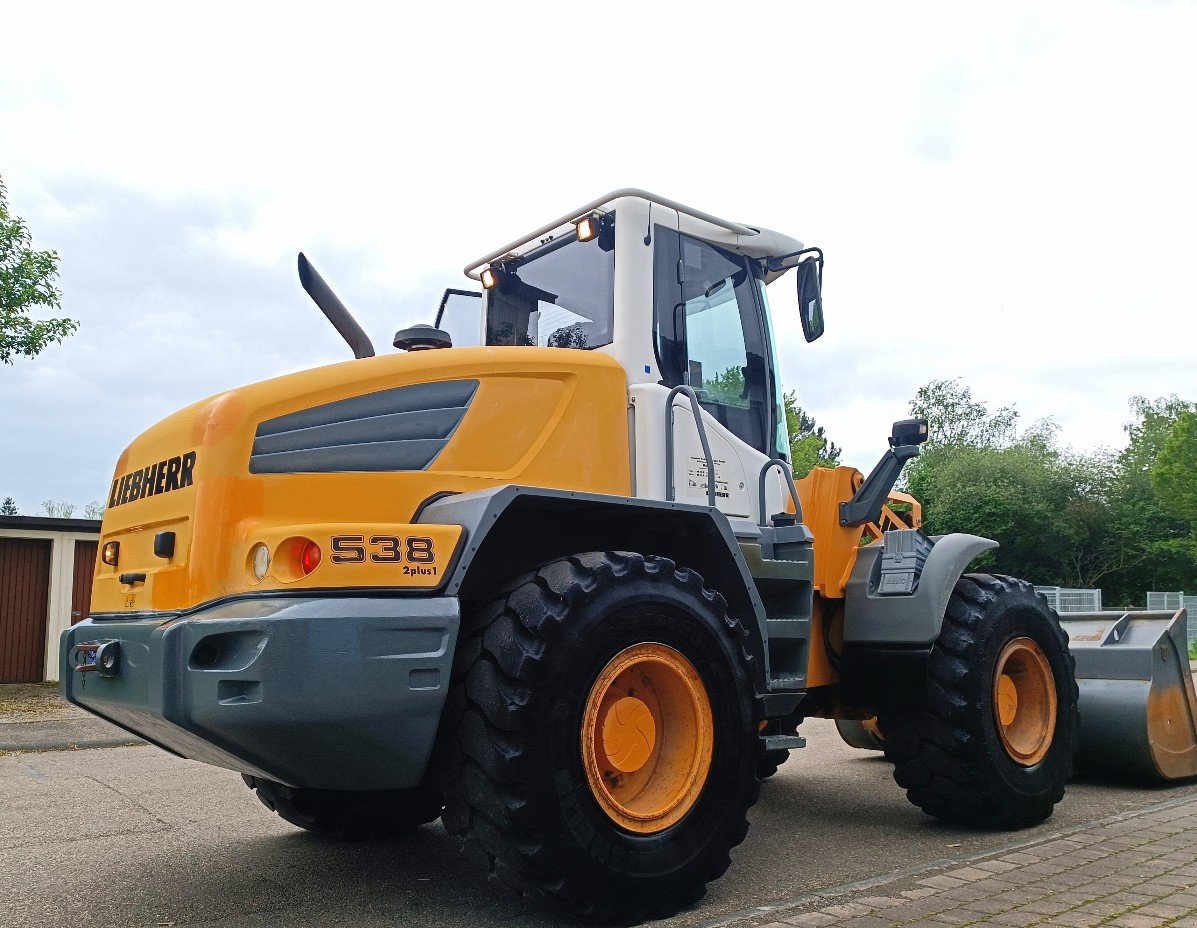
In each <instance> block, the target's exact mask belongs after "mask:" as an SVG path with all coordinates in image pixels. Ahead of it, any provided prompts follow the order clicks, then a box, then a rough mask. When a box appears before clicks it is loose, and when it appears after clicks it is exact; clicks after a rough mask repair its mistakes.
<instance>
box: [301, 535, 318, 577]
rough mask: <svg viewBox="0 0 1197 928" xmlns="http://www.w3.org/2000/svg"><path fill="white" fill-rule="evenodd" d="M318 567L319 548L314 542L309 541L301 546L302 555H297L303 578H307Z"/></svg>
mask: <svg viewBox="0 0 1197 928" xmlns="http://www.w3.org/2000/svg"><path fill="white" fill-rule="evenodd" d="M319 566H320V546H319V545H318V544H316V542H314V541H309V542H308V543H307V544H305V545H304V546H303V553H302V554H300V555H299V568H300V570H302V571H303V573H304V576H307V575H308V574H310V573H311V572H312V571H313V570H315V569H316V568H317V567H319Z"/></svg>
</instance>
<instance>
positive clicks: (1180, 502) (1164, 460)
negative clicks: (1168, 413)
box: [1151, 410, 1197, 530]
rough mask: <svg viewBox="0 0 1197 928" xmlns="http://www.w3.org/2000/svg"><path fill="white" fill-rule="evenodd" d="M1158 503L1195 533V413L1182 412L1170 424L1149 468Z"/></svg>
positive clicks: (1196, 419)
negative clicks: (1169, 510)
mask: <svg viewBox="0 0 1197 928" xmlns="http://www.w3.org/2000/svg"><path fill="white" fill-rule="evenodd" d="M1151 486H1152V488H1153V489H1154V490H1155V491H1156V493H1157V495H1158V496H1159V498H1160V501H1161V502H1162V503H1163V504H1164V506H1165V507H1167V508H1170V509H1171V510H1172V511H1173V512H1174V513H1176V514H1177V515H1178V516H1180V517H1181V518H1182V519H1186V520H1187V521H1188V522H1189V524H1190V525H1192V526H1193V528H1194V529H1195V530H1197V412H1194V411H1193V410H1188V411H1186V412H1182V413H1181V414H1180V415H1179V416H1178V417H1177V419H1176V421H1175V422H1174V423H1172V428H1171V429H1169V431H1168V435H1167V437H1165V438H1164V442H1163V444H1162V445H1161V446H1160V453H1159V455H1158V456H1157V457H1156V460H1155V465H1154V466H1153V467H1152V469H1151Z"/></svg>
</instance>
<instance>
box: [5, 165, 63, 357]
mask: <svg viewBox="0 0 1197 928" xmlns="http://www.w3.org/2000/svg"><path fill="white" fill-rule="evenodd" d="M6 194H7V191H6V189H5V187H4V183H3V182H2V181H0V362H4V363H6V364H11V363H12V360H13V358H14V357H16V356H18V355H23V356H25V357H28V358H33V357H36V356H37V355H38V354H40V353H41V352H42V351H43V350H45V348H46V346H48V345H49V344H50V343H51V342H60V341H62V340H63V339H64V338H66V337H67V336H68V335H70V334H71V333H72V332H74V331H75V329H77V328H78V327H79V323H78V322H76V321H75V320H74V319H66V318H51V319H40V320H39V319H34V318H33V317H32V316H30V311H31V310H34V309H37V308H39V307H40V308H42V309H45V310H49V311H54V310H58V309H61V308H62V294H61V293H60V292H59V290H58V287H57V286H56V285H55V280H56V279H57V277H58V253H57V252H55V251H37V250H35V249H34V248H33V247H32V241H33V239H32V236H31V235H30V233H29V227H28V226H27V225H26V224H25V220H23V219H21V217H19V216H14V215H13V214H12V213H11V212H9V209H8V199H7V196H6Z"/></svg>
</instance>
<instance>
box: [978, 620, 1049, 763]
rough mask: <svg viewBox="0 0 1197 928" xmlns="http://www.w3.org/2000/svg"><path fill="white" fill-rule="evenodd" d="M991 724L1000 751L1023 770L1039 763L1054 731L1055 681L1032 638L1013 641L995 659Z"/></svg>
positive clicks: (1041, 651) (1044, 655)
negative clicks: (992, 723) (992, 724)
mask: <svg viewBox="0 0 1197 928" xmlns="http://www.w3.org/2000/svg"><path fill="white" fill-rule="evenodd" d="M993 707H994V721H995V722H996V724H997V731H998V736H999V737H1000V738H1001V741H1002V747H1004V748H1005V749H1006V753H1007V754H1008V755H1010V759H1011V760H1013V761H1014V762H1015V763H1017V764H1019V765H1021V766H1023V767H1033V766H1034V765H1035V764H1037V763H1039V762H1040V761H1041V760H1043V758H1044V757H1045V756H1047V752H1048V750H1049V749H1050V748H1051V745H1052V738H1053V736H1054V735H1055V731H1056V680H1055V675H1054V674H1053V673H1052V668H1051V664H1050V663H1049V662H1048V660H1047V655H1046V654H1044V652H1043V649H1042V648H1041V647H1039V644H1038V642H1036V641H1035V640H1034V639H1033V638H1015V639H1014V640H1012V641H1009V642H1007V643H1006V646H1005V647H1003V648H1002V651H1001V654H999V655H998V659H997V665H996V667H995V675H994V683H993Z"/></svg>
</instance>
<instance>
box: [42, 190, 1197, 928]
mask: <svg viewBox="0 0 1197 928" xmlns="http://www.w3.org/2000/svg"><path fill="white" fill-rule="evenodd" d="M791 270H793V271H794V277H796V278H797V290H798V294H799V307H800V308H799V312H800V316H801V322H802V327H803V331H804V333H805V336H806V339H807V340H808V341H813V340H814V339H816V338H817V337H819V335H820V334H821V333H822V331H823V313H822V296H821V286H822V271H823V254H822V252H821V251H820V250H819V249H817V248H810V247H804V246H803V245H802V243H800V242H798V241H796V240H794V239H792V238H789V237H787V236H785V235H781V234H779V233H776V232H771V231H769V230H767V229H761V228H756V227H753V226H748V225H744V224H741V223H737V222H730V221H727V220H724V219H720V218H718V217H716V216H712V215H710V214H707V213H704V212H701V211H699V210H695V209H691V208H689V207H686V206H683V205H681V204H680V203H677V202H674V201H671V200H667V199H665V198H662V197H658V196H654V195H652V194H649V193H646V192H644V191H639V190H620V191H616V192H614V193H611V194H609V195H607V196H605V197H602V198H600V199H598V200H595V201H593V202H591V203H588V204H587V205H585V206H584V207H582V208H580V209H577V210H574V211H573V212H571V213H568V214H567V215H565V216H563V217H561V218H560V219H558V220H555V221H553V222H551V223H548V224H546V225H545V226H543V227H542V228H539V229H537V230H536V231H535V232H533V233H531V234H529V235H526V236H523V237H521V238H520V239H518V240H516V241H514V242H511V243H510V244H508V245H505V246H503V247H502V248H499V249H496V250H495V251H493V252H491V253H490V254H488V255H486V256H485V257H483V258H481V259H479V260H478V261H475V262H473V263H471V264H470V265H469V266H468V267H467V268H466V271H465V272H466V275H467V276H468V277H469V278H470V279H472V280H474V281H478V282H479V283H480V284H481V290H480V291H470V290H449V291H447V292H446V294H445V298H444V299H443V300H442V303H441V306H440V310H439V312H438V314H437V317H436V320H435V325H421V326H413V327H411V328H408V329H404V330H402V331H400V332H399V333H398V334H397V335H396V337H395V345H396V346H397V347H399V348H401V349H403V353H396V354H390V355H388V356H385V357H375V356H374V349H373V346H372V345H371V343H370V341H369V339H368V338H367V337H366V335H365V333H364V332H363V331H362V330H361V329H360V327H358V326H357V324H356V323H355V322H354V321H353V318H352V316H351V315H350V314H349V313H348V311H347V310H346V309H345V307H344V306H343V305H342V304H341V303H340V301H339V300H338V299H337V298H336V296H335V295H334V293H333V291H332V290H331V289H330V288H329V286H328V285H327V284H326V283H325V282H324V281H323V279H322V278H321V277H320V276H319V274H317V273H316V271H315V269H314V268H313V267H312V266H311V265H310V264H309V263H308V262H307V261H306V259H304V258H303V257H302V256H301V257H300V276H301V280H302V282H303V285H304V286H305V288H306V289H307V291H308V292H309V294H310V295H311V296H312V297H313V298H314V299H315V301H316V302H317V304H318V305H319V306H320V307H321V309H322V310H323V311H324V312H325V313H326V315H328V317H329V318H330V320H331V321H332V322H333V324H334V325H335V326H336V327H337V329H338V330H339V331H340V332H341V333H342V335H343V336H344V337H345V339H346V340H347V341H348V342H349V344H350V346H351V347H352V348H353V350H354V354H355V356H356V359H355V360H353V361H349V362H346V363H342V364H334V365H332V366H329V367H323V368H319V369H315V370H309V371H304V372H301V373H295V374H290V375H287V376H284V377H279V378H276V379H273V380H269V381H266V382H264V383H259V384H254V385H251V386H247V387H242V388H238V389H233V390H230V391H228V392H226V393H222V394H220V395H218V396H214V397H211V398H209V399H206V400H203V401H201V402H199V403H196V404H195V405H193V406H190V407H188V408H186V409H184V410H182V411H181V412H178V413H176V414H175V415H173V416H170V417H169V418H167V419H165V420H164V421H162V422H160V423H159V424H157V425H155V426H153V427H152V428H150V429H149V430H148V431H146V432H145V433H144V434H142V435H141V436H140V437H139V438H137V439H136V440H135V441H134V442H133V443H132V444H131V445H130V446H129V448H128V449H127V450H126V451H125V452H124V453H123V454H122V455H121V456H120V459H119V461H118V462H117V467H116V472H115V475H114V478H113V481H112V484H111V491H110V494H109V498H108V508H107V510H106V512H105V515H104V522H103V528H102V542H101V552H102V553H101V557H100V559H99V563H98V564H97V568H96V575H95V584H94V592H93V598H92V608H93V612H92V614H91V616H90V617H89V618H88V619H87V620H86V621H84V622H81V623H80V624H78V625H76V626H75V627H73V628H72V629H70V630H69V631H68V632H67V633H66V635H65V638H64V647H63V649H62V653H63V655H64V656H63V666H62V669H61V681H62V687H63V691H64V693H65V695H66V697H67V698H68V699H70V700H71V701H72V702H74V703H76V704H78V705H80V706H83V707H84V708H86V709H88V710H90V711H92V712H94V713H96V714H97V715H100V716H102V717H104V718H106V719H108V720H110V721H112V722H115V723H116V724H118V725H120V726H122V727H124V728H126V729H128V730H129V731H132V732H135V733H137V734H138V735H140V736H142V737H143V738H146V739H147V740H149V741H151V742H153V743H154V744H156V745H158V746H160V747H162V748H165V749H166V750H168V751H171V752H173V753H175V754H179V755H181V756H184V757H188V758H193V759H196V760H200V761H205V762H207V763H210V764H215V765H218V766H221V767H226V768H228V769H230V770H234V771H238V772H240V773H241V774H243V776H244V779H245V782H246V783H247V784H248V785H249V786H250V787H251V788H252V789H254V790H256V792H257V794H258V797H259V798H260V799H261V800H262V802H264V803H265V804H266V805H267V806H268V807H270V808H271V809H273V810H274V811H276V812H277V813H278V814H279V815H281V816H282V817H283V818H285V819H286V820H288V821H289V822H292V823H294V824H296V825H298V826H300V827H301V828H306V829H309V830H311V831H314V832H320V833H323V834H331V835H338V836H344V837H351V838H357V837H371V836H379V835H388V834H393V833H396V832H401V831H407V830H410V829H412V828H414V827H416V826H417V825H420V824H422V823H426V822H431V821H434V820H435V819H437V818H438V817H439V818H440V819H441V820H442V821H443V823H444V826H445V828H446V829H448V831H450V832H451V833H452V834H454V835H459V836H460V837H461V838H462V839H463V849H464V852H465V854H466V855H467V856H468V857H469V858H471V859H473V860H475V861H476V862H477V863H478V864H479V865H480V866H481V867H482V868H483V869H484V870H486V871H488V872H489V873H490V874H492V875H493V876H494V877H496V878H497V879H498V880H499V881H501V882H503V883H505V884H507V885H509V886H510V887H512V888H514V889H515V890H517V891H518V892H520V893H524V894H527V895H531V896H535V897H539V898H541V899H543V900H546V901H548V902H549V903H550V904H552V905H554V906H556V907H558V908H560V909H563V910H565V911H567V912H570V913H574V914H576V915H579V916H583V917H588V918H592V919H596V920H616V921H622V922H635V921H638V920H640V919H643V918H649V917H660V916H665V915H668V914H670V913H672V912H674V911H676V910H678V909H679V908H681V907H684V906H687V905H690V904H691V903H693V902H695V900H697V899H698V898H699V897H701V896H702V894H703V892H704V890H705V886H706V884H707V883H708V882H710V881H711V880H714V879H716V878H718V877H719V876H720V875H722V874H723V873H724V871H725V870H727V868H728V865H729V851H730V850H731V849H732V848H733V847H735V846H736V845H738V844H739V843H740V842H741V841H742V840H743V839H744V837H745V835H746V834H747V831H748V820H747V818H746V813H747V812H748V810H749V808H750V807H751V806H752V805H753V803H754V802H755V801H756V799H757V796H758V792H759V790H760V788H761V781H762V779H763V778H764V777H766V776H768V775H769V774H770V773H772V772H773V771H774V770H776V768H777V764H778V763H780V762H781V761H782V760H784V759H785V757H786V756H787V752H789V751H790V750H793V749H796V748H801V747H802V746H803V744H804V742H803V739H802V737H801V736H800V735H799V733H798V726H799V724H800V723H801V722H802V721H803V720H805V719H807V718H812V717H828V718H834V719H837V720H839V724H840V726H841V731H842V732H843V734H844V737H845V738H846V740H848V741H849V742H850V743H852V744H856V745H858V746H862V747H880V748H882V749H883V750H884V751H885V754H886V756H887V757H888V758H889V759H890V760H891V761H892V762H893V764H894V776H895V779H896V780H897V782H898V784H899V786H901V787H902V788H904V789H905V790H906V793H907V795H908V797H909V798H910V800H911V801H912V802H914V803H915V804H916V805H918V806H919V807H921V808H922V809H923V810H925V811H926V812H928V813H930V814H931V815H934V816H939V817H941V818H944V819H948V820H951V821H954V822H965V823H970V824H977V825H982V826H989V827H998V828H1017V827H1021V826H1026V825H1031V824H1034V823H1036V822H1039V821H1041V820H1042V819H1044V818H1046V817H1047V816H1048V815H1050V814H1051V812H1052V807H1053V806H1054V804H1055V803H1057V802H1058V801H1059V800H1060V799H1061V797H1062V796H1063V795H1064V789H1065V784H1066V782H1067V781H1068V779H1069V777H1070V775H1071V773H1072V769H1073V756H1074V753H1075V751H1076V749H1077V744H1078V736H1079V734H1080V732H1081V728H1080V722H1079V720H1078V712H1077V702H1078V684H1077V680H1076V673H1075V672H1074V657H1073V654H1072V653H1071V652H1070V649H1069V639H1068V635H1067V634H1066V633H1065V631H1064V629H1063V628H1062V626H1061V623H1060V621H1059V619H1058V617H1057V616H1056V614H1055V613H1054V612H1053V611H1052V610H1051V609H1050V608H1049V607H1048V605H1047V602H1046V601H1045V600H1044V598H1043V597H1042V596H1040V595H1037V594H1036V593H1035V591H1034V589H1033V588H1032V587H1031V585H1030V584H1029V583H1027V582H1026V581H1025V580H1020V579H1015V578H1012V577H1006V576H1001V575H997V574H989V573H966V572H965V571H966V570H967V569H968V567H969V565H970V563H971V562H972V561H973V560H974V559H975V558H977V557H978V556H979V555H980V554H982V553H983V552H985V551H987V550H989V549H991V548H994V547H995V542H993V541H990V540H987V539H984V538H979V537H974V536H971V535H962V534H955V535H945V536H941V537H928V536H927V535H925V534H924V533H923V532H922V531H921V530H920V529H919V507H918V504H917V502H916V501H914V500H911V499H910V498H909V497H903V496H902V495H901V494H898V493H896V492H895V491H894V490H893V487H894V485H895V481H896V480H897V479H898V476H899V473H900V471H901V469H902V467H903V464H904V463H905V462H906V461H908V460H910V459H911V458H912V457H914V456H915V455H917V454H918V452H919V445H920V443H921V442H922V441H923V440H925V438H926V437H927V427H926V423H925V422H923V421H920V420H908V421H903V422H899V423H897V424H896V425H895V426H894V428H893V433H892V436H891V438H890V445H891V447H890V448H889V450H887V451H886V452H885V455H884V457H883V458H882V459H881V461H880V463H879V464H878V465H877V466H876V468H874V469H873V471H872V472H871V473H870V474H869V476H868V477H867V478H866V477H863V476H862V474H861V473H860V472H858V471H856V470H853V469H851V468H847V467H838V468H835V469H816V470H815V471H814V472H813V473H811V474H810V475H809V476H807V477H805V478H804V479H802V480H798V481H795V480H794V479H793V476H792V473H791V470H790V466H789V463H788V460H787V459H788V453H789V445H788V436H787V434H786V420H785V414H784V409H783V404H782V387H781V376H780V372H779V369H778V364H777V352H776V347H777V345H776V341H775V335H774V330H773V326H772V324H771V321H770V316H769V300H768V292H769V289H770V285H772V284H774V282H775V281H777V280H778V279H780V278H782V277H783V276H785V275H786V274H787V273H789V272H790V271H791ZM866 542H867V543H866ZM1151 621H1154V622H1156V623H1157V626H1152V627H1150V628H1149V627H1148V625H1149V624H1150V623H1147V624H1144V621H1143V620H1141V619H1139V618H1137V617H1135V616H1127V617H1122V618H1119V617H1116V616H1108V617H1105V618H1103V617H1101V616H1089V617H1085V619H1084V620H1078V621H1077V622H1076V623H1074V624H1075V625H1077V627H1078V628H1080V631H1078V632H1077V634H1075V635H1074V638H1073V649H1074V650H1077V651H1078V653H1080V654H1082V655H1084V658H1085V659H1084V660H1083V661H1082V671H1083V672H1082V678H1083V679H1082V686H1086V685H1087V684H1096V685H1097V686H1096V688H1094V687H1089V689H1092V690H1093V693H1092V699H1093V700H1094V705H1095V706H1101V707H1102V708H1101V709H1100V711H1101V712H1105V713H1107V715H1106V716H1105V717H1106V718H1110V717H1112V716H1111V715H1110V713H1113V714H1114V715H1117V713H1119V712H1120V713H1121V715H1118V716H1117V720H1116V722H1117V727H1116V728H1115V729H1111V730H1109V731H1107V732H1106V733H1104V734H1099V735H1098V736H1097V737H1096V738H1095V739H1093V740H1094V741H1095V742H1098V741H1101V739H1102V738H1105V739H1107V740H1115V739H1118V740H1119V741H1120V745H1121V746H1120V747H1119V748H1117V749H1115V750H1114V752H1113V754H1114V755H1115V756H1112V757H1106V758H1104V760H1103V762H1104V763H1107V764H1116V763H1117V762H1119V760H1122V759H1126V758H1123V757H1120V756H1117V755H1119V754H1120V753H1121V754H1127V753H1134V752H1135V751H1136V750H1138V753H1137V755H1135V756H1134V757H1131V758H1130V759H1131V760H1137V761H1143V760H1144V758H1147V761H1146V762H1147V764H1148V766H1154V768H1155V769H1156V771H1157V772H1163V773H1165V775H1168V776H1176V775H1190V774H1192V773H1194V772H1195V763H1194V754H1195V750H1194V744H1195V741H1194V736H1193V725H1192V719H1191V714H1192V707H1193V705H1194V703H1195V702H1197V700H1195V699H1194V696H1193V690H1192V681H1191V678H1189V677H1188V674H1187V673H1184V674H1180V675H1175V674H1174V679H1172V680H1170V681H1168V680H1162V677H1163V675H1164V672H1165V671H1167V670H1169V668H1171V669H1173V670H1175V669H1176V668H1178V667H1179V666H1180V665H1179V663H1177V662H1178V660H1179V657H1178V656H1177V655H1176V654H1175V653H1173V652H1172V651H1168V648H1170V647H1172V648H1175V647H1183V640H1184V616H1183V614H1180V615H1178V616H1176V617H1173V618H1171V619H1170V620H1168V621H1170V622H1171V624H1170V625H1169V624H1167V621H1165V620H1164V619H1162V618H1156V619H1152V620H1151ZM1159 623H1163V624H1159ZM1178 636H1179V637H1178ZM1128 649H1129V650H1128ZM1128 654H1129V657H1127V656H1125V655H1128ZM1153 662H1154V663H1153ZM1136 678H1137V679H1136ZM1099 691H1100V692H1099ZM1080 692H1081V693H1085V692H1086V690H1085V689H1082V690H1080ZM1161 694H1162V695H1161ZM1086 698H1089V697H1086ZM1161 724H1163V726H1164V727H1165V728H1167V730H1168V731H1167V736H1166V737H1165V736H1163V735H1161V734H1160V731H1161ZM1135 738H1138V739H1139V748H1141V750H1139V749H1138V748H1136V747H1135V746H1134V745H1133V744H1132V742H1134V739H1135ZM1128 745H1130V746H1129V747H1128ZM1097 750H1098V751H1099V752H1100V751H1101V745H1100V744H1098V745H1097ZM1159 757H1164V758H1165V760H1166V761H1167V763H1166V764H1163V765H1161V763H1159V762H1158V758H1159ZM1152 758H1154V760H1153V759H1152ZM1165 767H1166V768H1167V769H1164V768H1165Z"/></svg>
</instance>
